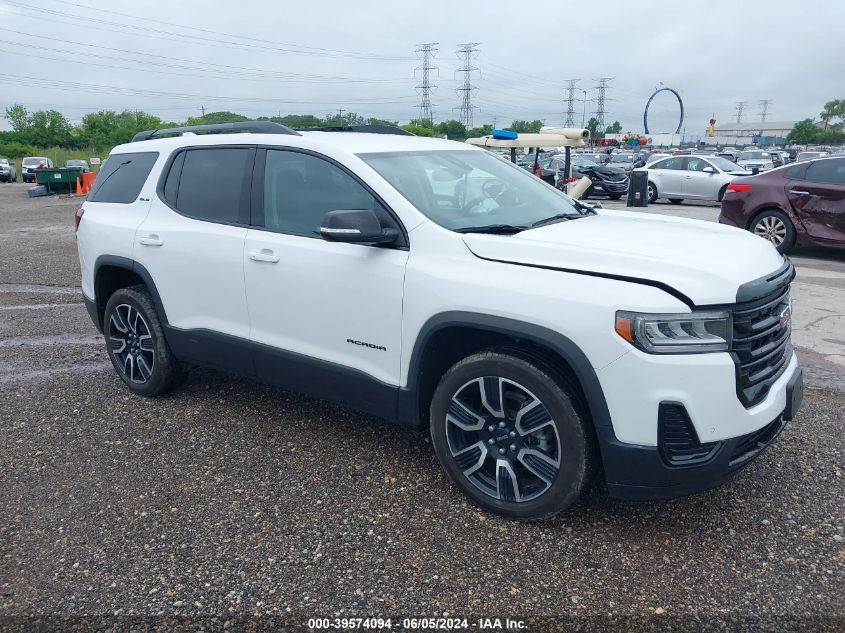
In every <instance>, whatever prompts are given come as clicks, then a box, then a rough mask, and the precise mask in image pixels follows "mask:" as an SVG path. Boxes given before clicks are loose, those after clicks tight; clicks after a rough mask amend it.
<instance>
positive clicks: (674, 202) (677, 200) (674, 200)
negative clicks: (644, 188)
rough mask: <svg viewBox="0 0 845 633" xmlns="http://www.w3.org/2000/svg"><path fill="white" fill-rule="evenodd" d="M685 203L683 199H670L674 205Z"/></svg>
mask: <svg viewBox="0 0 845 633" xmlns="http://www.w3.org/2000/svg"><path fill="white" fill-rule="evenodd" d="M683 201H684V199H683V198H669V202H671V203H672V204H681V203H682V202H683Z"/></svg>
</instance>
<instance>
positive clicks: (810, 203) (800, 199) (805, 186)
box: [786, 158, 845, 242]
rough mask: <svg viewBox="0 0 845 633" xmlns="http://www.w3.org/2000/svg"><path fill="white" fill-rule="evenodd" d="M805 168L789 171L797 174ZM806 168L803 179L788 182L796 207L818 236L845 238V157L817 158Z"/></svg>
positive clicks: (808, 226)
mask: <svg viewBox="0 0 845 633" xmlns="http://www.w3.org/2000/svg"><path fill="white" fill-rule="evenodd" d="M802 167H803V166H801V165H796V166H795V167H791V168H789V170H790V171H792V173H794V174H796V175H797V174H798V173H799V172H798V170H799V169H801V168H802ZM805 169H806V171H804V172H803V178H802V179H801V180H788V181H787V187H786V195H787V197H788V198H789V202H790V203H791V204H792V208H793V209H795V212H796V213H797V214H798V217H799V219H800V220H801V223H802V224H803V225H804V228H805V229H806V230H807V233H809V234H810V235H812V236H813V237H814V238H816V239H820V240H831V241H840V242H841V241H845V158H822V159H818V160H814V161H813V162H811V163H809V164H808V165H807V166H806V168H805ZM793 170H794V171H793ZM789 175H790V174H789V172H787V176H789Z"/></svg>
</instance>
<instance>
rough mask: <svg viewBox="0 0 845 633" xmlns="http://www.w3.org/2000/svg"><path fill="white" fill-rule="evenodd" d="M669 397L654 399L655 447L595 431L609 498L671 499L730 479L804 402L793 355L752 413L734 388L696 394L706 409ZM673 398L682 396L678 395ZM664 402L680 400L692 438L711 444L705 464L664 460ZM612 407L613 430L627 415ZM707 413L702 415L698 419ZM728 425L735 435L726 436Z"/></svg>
mask: <svg viewBox="0 0 845 633" xmlns="http://www.w3.org/2000/svg"><path fill="white" fill-rule="evenodd" d="M667 393H668V392H667ZM667 393H662V394H661V395H659V396H658V400H659V401H658V403H657V405H656V406H655V407H654V408H653V413H654V415H653V416H652V417H650V419H649V422H650V424H649V426H650V427H651V429H652V433H653V437H654V441H653V444H652V442H651V441H650V442H649V443H648V444H645V443H643V444H637V443H631V442H625V441H622V440H621V439H620V438H619V437H618V433H616V432H614V430H612V429H597V431H598V436H599V437H598V440H599V446H600V450H601V455H602V461H603V464H604V472H605V479H606V482H607V488H608V491H609V492H610V495H611V496H612V497H615V498H618V499H627V500H649V499H669V498H673V497H679V496H683V495H687V494H692V493H694V492H699V491H702V490H706V489H708V488H713V487H715V486H718V485H720V484H721V483H723V482H725V481H726V480H728V479H730V478H731V477H732V476H733V475H734V474H735V473H736V472H737V471H738V470H740V469H741V468H743V467H744V466H745V465H746V464H748V463H749V462H751V461H752V460H753V459H754V458H756V457H758V456H759V455H760V454H761V453H762V452H763V451H764V450H765V449H766V448H767V447H768V446H769V445H771V443H772V442H773V441H774V440H775V438H777V436H778V435H779V434H780V432H781V430H782V429H783V428H784V426H785V425H786V422H788V421H789V420H791V419H792V418H793V416H794V415H795V412H796V411H797V409H798V407H799V406H800V404H801V400H802V395H803V374H802V372H801V369H800V367H798V364H797V361H796V359H795V358H794V357H793V359H792V361H791V362H790V365H789V367H788V369H787V371H785V372H784V374H783V375H782V376H780V378H779V379H778V380H777V382H775V383H774V384H773V385H772V388H771V390H770V393H769V394H768V396H767V398H766V399H765V400H764V401H763V402H761V403H760V404H758V405H755V406H754V407H751V408H750V409H744V408H743V407H742V406H741V405H739V402H738V400H737V398H736V395H735V393H734V391H733V390H730V391H728V392H727V393H722V394H721V395H719V394H717V393H714V392H710V393H708V392H707V390H705V392H703V393H701V394H700V396H701V398H702V399H705V400H707V401H708V403H711V404H712V403H715V404H714V406H709V405H708V406H707V407H704V408H702V407H695V406H687V405H685V404H683V402H682V401H683V400H686V401H687V402H688V403H690V404H697V402H695V400H696V399H695V398H693V394H691V393H690V392H689V390H687V392H686V394H684V395H685V397H684V398H678V397H672V396H670V395H667ZM675 395H676V396H680V395H681V394H680V393H678V392H677V391H676V392H675ZM611 400H612V398H611ZM726 401H727V402H730V407H728V408H725V409H721V408H720V406H719V403H725V402H726ZM667 402H671V403H673V404H677V403H679V402H681V406H683V407H684V410H685V411H686V412H687V413H688V414H689V420H690V421H691V423H692V425H694V430H695V433H694V435H696V436H697V437H698V438H702V439H701V440H700V441H701V442H705V443H707V445H712V446H713V449H712V451H711V452H710V454H709V456H708V457H707V458H706V460H705V461H701V462H697V463H695V464H694V465H678V464H677V463H675V464H673V463H670V462H669V461H668V460H667V456H666V450H665V446H664V444H663V441H664V440H663V438H662V437H661V436H660V434H659V433H658V431H657V427H658V424H657V419H658V410H659V406H660V404H661V403H667ZM609 404H610V403H609ZM734 404H736V405H739V407H738V408H736V407H734ZM610 409H611V414H612V416H614V417H613V420H614V426H617V424H618V423H620V422H622V421H623V420H624V419H625V414H624V413H623V412H622V411H618V410H617V412H616V413H615V415H614V411H613V409H614V407H613V406H612V405H611V407H610ZM635 409H636V407H633V406H632V407H630V408H629V409H628V413H629V414H632V413H634V410H635ZM705 411H706V412H707V413H706V415H704V416H702V413H703V412H705ZM639 422H642V420H639ZM726 424H727V425H731V427H732V428H734V429H736V430H737V431H739V432H738V433H737V432H734V433H733V434H732V435H730V434H727V431H726V429H725V425H726Z"/></svg>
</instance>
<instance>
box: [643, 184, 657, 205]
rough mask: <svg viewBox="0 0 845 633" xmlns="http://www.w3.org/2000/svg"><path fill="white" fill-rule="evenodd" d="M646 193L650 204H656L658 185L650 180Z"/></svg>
mask: <svg viewBox="0 0 845 633" xmlns="http://www.w3.org/2000/svg"><path fill="white" fill-rule="evenodd" d="M646 195H647V196H648V203H649V204H654V203H655V202H657V186H656V185H655V184H654V183H653V182H651V181H650V180H649V181H648V189H646Z"/></svg>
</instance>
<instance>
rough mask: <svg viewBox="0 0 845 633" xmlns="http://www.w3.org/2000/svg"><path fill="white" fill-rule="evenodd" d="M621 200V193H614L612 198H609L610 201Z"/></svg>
mask: <svg viewBox="0 0 845 633" xmlns="http://www.w3.org/2000/svg"><path fill="white" fill-rule="evenodd" d="M621 198H622V194H621V193H614V194H613V195H612V196H610V199H611V200H620V199H621Z"/></svg>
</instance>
